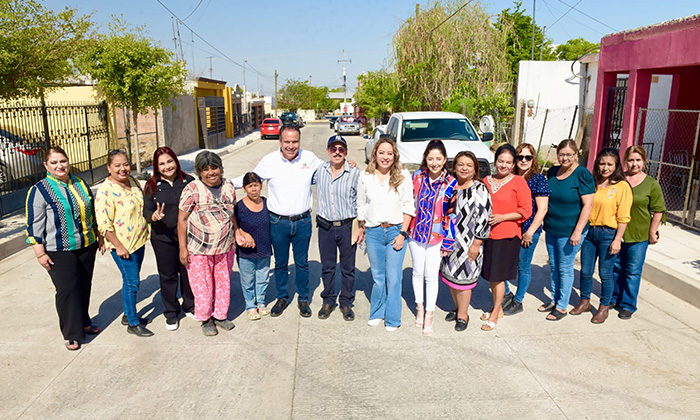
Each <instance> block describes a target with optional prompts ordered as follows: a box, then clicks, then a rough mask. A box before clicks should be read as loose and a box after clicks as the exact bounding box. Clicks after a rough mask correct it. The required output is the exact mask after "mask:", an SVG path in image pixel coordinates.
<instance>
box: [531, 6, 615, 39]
mask: <svg viewBox="0 0 700 420" xmlns="http://www.w3.org/2000/svg"><path fill="white" fill-rule="evenodd" d="M543 1H544V0H543ZM544 4H545V6H547V8H548V9H550V6H549V3H547V2H546V1H544ZM551 9H554V11H555V12H557V13H563V12H562V11H561V10H559V9H557V8H556V7H554V6H551ZM551 9H550V13H552V11H551ZM552 17H554V13H552ZM567 18H568V19H571V20H572V21H574V22H576V23H578V24H579V25H581V26H583V27H585V28H588V29H590V30H591V31H593V32H596V33H599V34H601V35H605V32H603V31H601V30H599V29H596V28H594V27H592V26H590V25H587V24H585V23H583V22H581V21H580V20H576V19H574V18H573V17H571V16H567ZM564 32H565V33H566V34H567V35H568V36H569V38H571V35H569V33H568V32H566V30H564Z"/></svg>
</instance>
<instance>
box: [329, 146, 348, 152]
mask: <svg viewBox="0 0 700 420" xmlns="http://www.w3.org/2000/svg"><path fill="white" fill-rule="evenodd" d="M328 150H329V151H330V152H331V153H345V148H344V147H343V146H331V147H329V148H328Z"/></svg>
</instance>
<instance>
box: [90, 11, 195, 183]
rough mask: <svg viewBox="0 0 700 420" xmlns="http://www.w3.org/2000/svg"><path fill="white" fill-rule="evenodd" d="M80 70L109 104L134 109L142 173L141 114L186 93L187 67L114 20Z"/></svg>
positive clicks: (139, 33) (138, 165)
mask: <svg viewBox="0 0 700 420" xmlns="http://www.w3.org/2000/svg"><path fill="white" fill-rule="evenodd" d="M81 67H82V68H83V69H84V70H85V71H86V72H87V73H88V74H90V76H91V77H92V79H93V80H94V82H95V86H96V88H97V91H98V92H99V93H100V94H102V95H104V97H105V98H106V99H107V100H108V101H110V102H111V103H113V104H114V105H116V106H126V107H128V108H129V109H131V112H132V113H133V115H134V116H133V120H134V124H133V127H134V134H135V142H136V155H137V159H136V170H137V172H139V173H140V172H141V157H140V151H139V133H138V115H139V114H143V113H144V112H146V111H147V110H148V109H158V108H160V107H163V106H169V105H171V103H172V99H173V98H174V97H175V96H177V95H180V94H181V93H183V92H184V81H185V73H186V72H185V66H184V64H183V63H182V62H177V61H174V60H173V54H172V52H170V51H168V50H166V49H164V48H161V47H159V46H158V45H156V44H155V43H154V41H153V40H151V39H150V38H148V37H147V36H146V35H145V34H144V33H143V29H142V28H135V29H133V30H132V29H131V28H129V27H128V26H127V25H125V24H123V23H122V22H121V21H119V20H115V21H114V22H112V23H111V24H110V33H109V34H107V35H101V36H99V37H98V38H97V40H96V41H95V42H94V43H93V44H92V45H91V46H90V47H89V48H88V49H87V51H86V52H85V54H83V55H82V57H81Z"/></svg>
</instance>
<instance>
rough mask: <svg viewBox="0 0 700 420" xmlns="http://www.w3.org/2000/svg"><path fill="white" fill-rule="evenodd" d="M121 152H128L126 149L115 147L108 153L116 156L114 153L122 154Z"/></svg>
mask: <svg viewBox="0 0 700 420" xmlns="http://www.w3.org/2000/svg"><path fill="white" fill-rule="evenodd" d="M120 153H124V154H126V149H114V150H110V151H109V153H108V154H109V155H110V156H114V155H118V154H120Z"/></svg>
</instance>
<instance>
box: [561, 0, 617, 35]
mask: <svg viewBox="0 0 700 420" xmlns="http://www.w3.org/2000/svg"><path fill="white" fill-rule="evenodd" d="M558 1H559V3H561V4H563V5H565V6H569V5H568V4H566V3H564V2H563V1H562V0H558ZM569 7H571V8H572V9H574V10H576V11H577V12H579V13H581V14H582V15H584V16H586V17H587V18H589V19H593V20H595V21H596V22H598V23H600V24H601V25H603V26H605V27H606V28H609V29H612V30H613V31H615V32H618V30H617V29H615V28H613V27H612V26H610V25H608V24H607V23H603V22H601V21H599V20H598V19H596V18H594V17H593V16H591V15H588V14H586V13H583V12H582V11H580V10H578V9H577V8H575V7H574V6H569Z"/></svg>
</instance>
